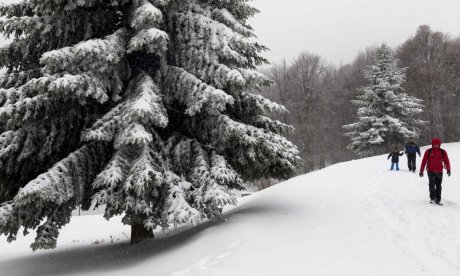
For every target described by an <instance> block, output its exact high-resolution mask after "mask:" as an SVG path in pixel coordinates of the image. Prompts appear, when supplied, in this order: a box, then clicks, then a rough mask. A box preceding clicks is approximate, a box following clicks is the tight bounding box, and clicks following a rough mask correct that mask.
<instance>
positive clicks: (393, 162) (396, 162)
mask: <svg viewBox="0 0 460 276" xmlns="http://www.w3.org/2000/svg"><path fill="white" fill-rule="evenodd" d="M403 154H404V153H403V152H399V151H398V149H397V148H394V149H393V152H390V154H388V158H387V159H390V157H391V169H390V171H392V170H393V169H394V167H395V165H396V170H397V171H399V156H402V155H403Z"/></svg>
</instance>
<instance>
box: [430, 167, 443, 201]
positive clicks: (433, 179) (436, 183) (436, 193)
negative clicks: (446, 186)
mask: <svg viewBox="0 0 460 276" xmlns="http://www.w3.org/2000/svg"><path fill="white" fill-rule="evenodd" d="M428 180H429V181H430V182H429V184H428V185H429V187H430V199H431V200H434V201H436V202H440V201H441V191H442V187H441V183H442V173H434V172H428Z"/></svg>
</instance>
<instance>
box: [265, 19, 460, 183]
mask: <svg viewBox="0 0 460 276" xmlns="http://www.w3.org/2000/svg"><path fill="white" fill-rule="evenodd" d="M377 47H378V46H375V47H369V48H367V50H365V51H363V52H361V53H359V54H358V55H357V56H356V58H355V59H354V61H353V62H352V63H350V64H346V65H342V66H333V65H331V64H330V63H328V62H327V60H325V59H324V58H323V57H321V56H318V55H315V54H312V53H308V52H304V53H301V54H300V55H299V56H298V57H297V58H296V59H295V60H294V61H293V62H290V63H288V62H286V61H282V62H280V63H276V64H273V65H272V67H270V68H268V69H266V70H264V73H265V74H267V75H268V76H270V77H271V78H272V79H273V81H274V82H275V83H274V85H273V86H272V87H269V88H266V89H264V90H262V91H261V92H260V93H262V94H263V95H265V96H267V97H269V98H271V99H273V100H276V101H277V102H279V103H281V104H283V105H284V106H286V107H287V108H288V110H289V111H290V113H288V114H285V115H282V117H279V118H277V119H278V120H280V121H282V122H283V123H288V124H291V125H292V126H294V127H295V131H294V132H293V133H292V134H289V135H288V138H289V139H290V140H291V141H292V142H294V143H295V144H296V145H297V146H298V148H299V150H300V152H301V157H302V158H303V159H304V160H305V164H304V166H303V167H302V168H301V170H299V174H302V173H306V172H309V171H313V170H316V169H319V168H324V167H325V166H327V165H330V164H334V163H337V162H342V161H346V160H350V159H353V158H357V156H356V155H355V154H354V153H353V152H351V151H350V150H348V149H347V145H348V144H350V138H348V137H346V136H344V133H345V131H344V129H343V127H342V126H343V125H345V124H349V123H351V122H353V121H354V120H356V107H355V106H353V105H352V104H351V100H352V99H354V98H355V97H356V95H357V90H358V88H360V87H362V86H365V85H366V84H367V83H366V79H365V77H364V74H363V73H364V70H365V69H366V68H367V67H368V66H369V65H370V64H372V63H373V61H374V55H375V52H376V49H377ZM394 57H395V58H396V59H398V60H399V61H398V64H399V66H401V67H406V68H407V71H406V72H407V74H406V82H405V83H404V89H405V92H406V93H407V94H409V95H412V96H415V97H417V98H420V99H422V100H423V101H424V102H423V104H424V106H425V108H424V112H423V113H422V114H421V115H420V116H421V117H420V119H423V120H425V121H428V122H429V123H428V124H427V125H426V126H424V127H423V129H422V132H421V136H420V137H418V138H416V139H415V140H416V142H418V143H419V144H420V145H425V144H428V143H429V141H430V139H431V138H432V137H433V136H439V137H441V138H442V139H443V141H444V142H456V141H459V140H460V139H459V137H460V120H459V115H460V38H458V37H456V38H453V37H450V36H449V35H447V34H445V33H442V32H434V31H432V30H431V28H430V27H429V26H426V25H424V26H420V27H419V28H418V29H417V32H416V34H415V35H414V36H413V37H410V38H409V39H407V40H406V41H405V42H404V43H403V44H402V45H400V46H398V47H396V48H395V49H394ZM400 146H401V148H402V147H403V145H400Z"/></svg>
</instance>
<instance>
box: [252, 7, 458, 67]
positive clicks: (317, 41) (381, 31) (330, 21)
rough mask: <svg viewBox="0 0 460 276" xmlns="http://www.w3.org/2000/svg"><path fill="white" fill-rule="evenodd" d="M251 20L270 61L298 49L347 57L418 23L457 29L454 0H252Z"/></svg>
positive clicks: (394, 39) (398, 37) (400, 37)
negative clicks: (254, 10) (265, 47)
mask: <svg viewBox="0 0 460 276" xmlns="http://www.w3.org/2000/svg"><path fill="white" fill-rule="evenodd" d="M252 5H253V6H255V7H257V8H258V9H259V10H260V11H261V13H260V14H258V15H256V17H255V18H253V19H252V20H251V25H252V26H253V27H254V29H255V31H256V35H257V36H258V37H259V42H261V43H262V44H264V45H265V46H267V47H269V48H270V49H271V51H270V52H268V53H266V54H265V56H266V57H267V58H268V59H269V60H270V61H280V60H281V59H282V58H283V57H285V58H286V59H287V61H291V60H292V59H293V58H294V57H296V56H297V55H298V54H299V53H300V52H302V51H304V50H305V51H309V52H312V53H315V54H319V55H321V56H323V57H324V58H326V59H327V60H328V61H330V62H333V63H335V64H337V65H338V64H340V63H341V62H342V63H348V62H351V61H352V60H353V58H354V57H355V56H356V54H357V53H358V52H359V51H360V50H363V49H365V48H366V47H367V46H372V45H377V44H379V43H381V42H386V43H388V44H389V45H390V46H392V47H393V46H397V45H399V44H401V43H403V42H404V41H405V40H406V39H407V38H409V36H411V35H413V34H414V33H415V31H416V29H417V27H418V26H419V25H422V24H428V25H430V26H431V28H432V29H433V30H435V31H442V32H447V33H449V34H450V35H451V36H453V37H457V36H458V35H459V34H460V0H281V1H280V0H254V1H253V2H252Z"/></svg>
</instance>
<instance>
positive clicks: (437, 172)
mask: <svg viewBox="0 0 460 276" xmlns="http://www.w3.org/2000/svg"><path fill="white" fill-rule="evenodd" d="M431 145H432V148H430V149H427V150H426V151H425V154H424V155H423V159H422V165H421V167H420V177H423V171H424V170H425V166H426V168H427V171H428V181H429V184H428V185H429V188H430V203H436V204H438V205H442V203H441V191H442V187H441V183H442V172H443V169H444V168H446V170H447V175H448V176H450V162H449V157H448V156H447V152H446V151H445V150H443V149H441V139H439V138H433V140H432V141H431Z"/></svg>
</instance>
